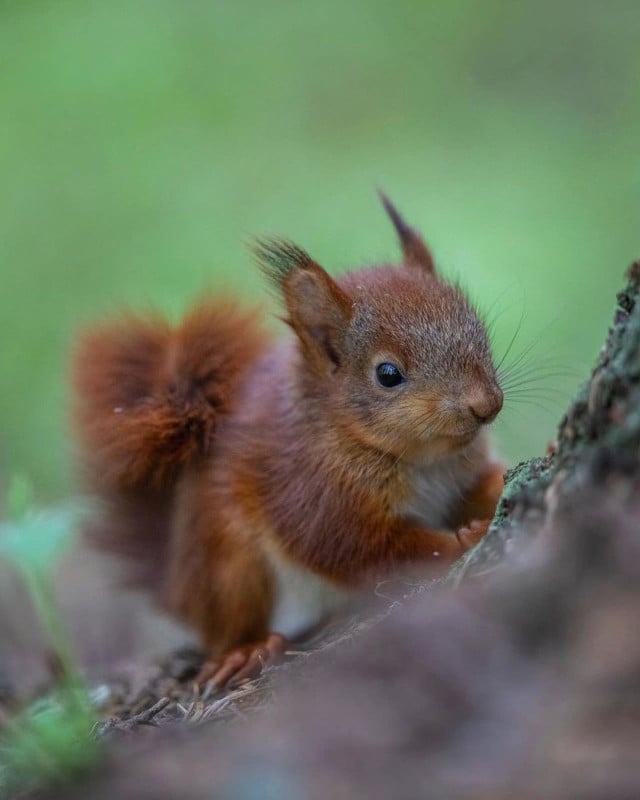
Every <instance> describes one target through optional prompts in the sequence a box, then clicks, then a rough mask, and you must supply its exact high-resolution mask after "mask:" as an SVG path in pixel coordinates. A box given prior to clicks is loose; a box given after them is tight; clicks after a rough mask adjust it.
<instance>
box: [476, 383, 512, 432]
mask: <svg viewBox="0 0 640 800" xmlns="http://www.w3.org/2000/svg"><path fill="white" fill-rule="evenodd" d="M503 399H504V397H503V394H502V389H500V388H499V387H498V386H496V387H495V388H493V389H492V390H490V391H483V392H478V393H477V394H474V395H473V396H472V397H470V398H469V399H468V401H467V402H468V404H469V411H470V412H471V414H472V416H473V417H474V418H475V419H476V420H477V421H478V422H479V423H480V424H481V425H487V424H488V423H489V422H493V420H494V419H495V418H496V417H497V416H498V412H499V411H500V409H501V408H502V401H503Z"/></svg>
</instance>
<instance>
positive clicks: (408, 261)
mask: <svg viewBox="0 0 640 800" xmlns="http://www.w3.org/2000/svg"><path fill="white" fill-rule="evenodd" d="M378 195H379V196H380V200H381V201H382V205H383V206H384V210H385V211H386V212H387V214H388V215H389V218H390V219H391V222H393V227H394V228H395V229H396V233H397V234H398V238H399V239H400V244H401V245H402V255H403V261H404V264H405V265H406V266H408V267H421V268H422V269H424V270H426V271H427V272H435V267H434V264H433V256H432V255H431V251H430V250H429V248H428V247H427V244H426V242H425V241H424V239H423V238H422V236H421V235H420V234H419V233H418V231H416V230H415V228H412V227H411V226H410V225H407V223H406V222H405V220H404V219H403V217H402V216H401V214H400V212H399V211H398V209H397V208H396V207H395V206H394V205H393V203H392V202H391V200H389V198H388V197H387V196H386V194H385V193H384V192H382V191H381V190H380V189H378Z"/></svg>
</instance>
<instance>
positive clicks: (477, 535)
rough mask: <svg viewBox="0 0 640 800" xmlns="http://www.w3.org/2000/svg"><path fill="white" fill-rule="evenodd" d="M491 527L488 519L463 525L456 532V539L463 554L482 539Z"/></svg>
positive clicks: (475, 520) (474, 520)
mask: <svg viewBox="0 0 640 800" xmlns="http://www.w3.org/2000/svg"><path fill="white" fill-rule="evenodd" d="M489 525H491V520H490V519H473V520H471V522H469V523H468V524H467V525H463V526H462V527H461V528H458V530H457V531H456V537H457V539H458V541H459V542H460V546H461V547H462V550H463V552H465V553H466V552H467V550H471V548H473V547H475V546H476V545H477V544H478V542H479V541H480V540H481V539H482V537H483V536H484V535H485V533H486V532H487V531H488V530H489Z"/></svg>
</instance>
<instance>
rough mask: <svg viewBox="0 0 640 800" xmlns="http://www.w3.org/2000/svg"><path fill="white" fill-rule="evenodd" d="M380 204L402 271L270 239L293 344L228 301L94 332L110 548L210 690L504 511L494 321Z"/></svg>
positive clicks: (99, 459)
mask: <svg viewBox="0 0 640 800" xmlns="http://www.w3.org/2000/svg"><path fill="white" fill-rule="evenodd" d="M381 199H382V203H383V205H384V208H385V209H386V212H387V213H388V215H389V217H390V219H391V221H392V223H393V225H394V227H395V229H396V233H397V235H398V238H399V241H400V245H401V250H402V262H401V263H399V264H395V265H394V264H382V265H376V266H367V267H364V268H361V269H358V270H356V271H353V272H350V273H347V274H344V275H342V276H341V277H339V278H333V277H331V276H330V275H329V274H328V273H327V272H326V271H325V269H323V267H322V266H320V264H319V263H318V262H316V261H315V260H314V259H313V258H312V257H311V256H310V255H309V254H308V253H307V252H306V251H305V250H303V249H302V248H300V247H298V246H297V245H295V244H293V243H291V242H290V241H287V240H281V239H258V240H256V242H255V244H254V246H253V250H254V255H255V257H256V259H257V262H258V265H259V266H260V267H261V269H262V271H263V272H264V273H265V274H266V276H267V277H268V279H269V280H270V281H271V283H272V284H274V285H275V287H277V290H278V291H279V293H280V294H281V296H282V298H283V300H284V306H285V309H286V317H285V318H284V321H285V322H286V324H287V325H288V326H289V327H290V329H291V335H289V336H285V337H281V338H279V339H275V340H274V339H273V338H272V337H271V336H270V335H268V334H267V333H266V332H265V331H264V330H263V329H262V328H261V324H260V319H259V312H258V311H257V310H253V311H243V310H242V309H240V308H239V307H238V306H237V305H236V304H234V303H233V302H232V301H230V300H228V299H226V300H225V299H220V298H215V297H210V298H207V299H205V300H204V301H202V302H200V303H199V304H198V305H196V306H195V307H194V308H193V309H192V310H191V311H190V312H189V313H187V315H186V316H185V317H184V319H183V321H182V322H181V323H180V324H178V325H175V326H174V325H171V324H169V323H168V322H167V321H165V320H164V319H162V318H161V317H153V316H151V317H147V318H143V317H136V316H132V315H128V316H123V317H122V318H119V319H117V320H116V321H112V322H108V323H103V324H99V325H96V326H94V327H90V328H88V329H87V330H86V331H84V332H83V333H82V334H81V335H80V336H79V339H78V343H77V348H76V350H75V354H74V359H73V373H72V382H73V396H74V414H73V421H74V423H75V433H76V438H77V442H78V445H79V447H78V449H79V457H80V461H81V464H82V469H83V475H84V478H85V486H86V487H87V488H88V489H89V490H90V491H91V492H92V493H94V494H95V495H96V496H97V498H98V499H99V500H100V501H101V506H102V510H101V514H100V516H99V519H98V520H97V521H96V524H95V525H94V528H93V530H92V531H91V533H92V537H93V540H94V542H95V543H97V545H98V546H100V547H102V548H104V549H106V550H108V551H110V552H111V553H116V554H118V555H121V556H125V557H126V559H128V561H129V563H130V565H131V566H132V567H133V570H132V572H131V574H130V578H131V580H132V581H133V582H134V583H135V584H137V585H138V586H142V587H144V588H146V589H147V590H149V591H150V592H151V593H152V594H153V595H154V597H155V599H156V600H157V602H158V603H159V605H160V606H161V607H162V608H163V609H164V610H166V611H168V612H169V613H170V614H172V615H174V616H177V617H178V618H181V619H182V620H183V621H184V622H186V623H187V624H188V625H189V626H191V627H192V628H194V629H195V630H196V631H197V632H198V633H199V634H200V636H201V638H202V641H203V643H204V645H205V647H206V650H207V653H208V654H210V659H209V660H208V661H206V662H205V665H204V666H203V669H202V671H201V673H200V675H199V676H198V679H197V680H198V682H199V683H200V685H204V684H205V683H207V682H209V683H210V685H212V686H214V687H215V688H219V687H222V686H223V685H231V684H234V683H236V684H237V683H239V682H241V681H242V680H244V679H246V678H249V677H252V676H254V675H255V674H257V673H258V672H259V671H260V669H261V668H262V666H264V665H265V664H270V663H273V662H274V661H275V660H276V659H278V658H279V657H280V656H281V655H282V654H283V653H284V651H285V649H286V648H287V646H288V644H289V642H291V641H295V640H297V639H300V638H301V637H304V635H305V634H307V633H308V632H309V631H311V630H314V629H317V627H318V626H319V625H320V624H321V623H322V622H323V620H326V619H327V617H328V616H330V615H331V614H333V613H336V612H337V611H338V610H339V609H341V608H344V607H345V605H348V603H349V602H350V598H352V597H354V596H355V595H357V594H358V593H361V592H363V591H366V590H367V588H368V587H371V586H372V585H375V582H377V581H379V580H380V579H381V577H383V576H389V575H390V574H392V573H393V572H394V571H395V570H398V569H400V568H402V567H403V566H406V565H414V564H418V563H420V564H426V565H430V566H431V567H435V568H436V569H439V570H441V571H442V570H443V569H444V568H445V567H447V566H449V565H450V564H451V563H452V562H454V561H455V560H456V559H457V558H458V557H459V556H461V555H462V554H463V553H464V552H465V551H466V550H468V549H469V548H470V547H472V546H474V545H475V544H476V543H477V542H478V541H479V540H480V538H481V537H482V536H483V535H484V533H485V532H486V530H487V528H488V525H489V521H490V520H491V518H492V517H493V514H494V512H495V509H496V505H497V502H498V499H499V496H500V493H501V491H502V487H503V466H502V465H501V464H500V463H498V462H497V461H495V460H494V459H493V457H492V455H491V449H490V445H489V441H488V437H487V432H486V426H487V425H488V424H489V423H491V422H492V421H493V420H494V418H495V417H496V415H497V414H498V412H499V411H500V409H501V407H502V401H503V395H502V391H501V389H500V386H499V382H498V374H497V370H496V367H495V366H494V363H493V360H492V354H491V347H490V343H489V337H488V333H487V330H486V327H485V325H484V323H483V322H482V320H481V318H480V316H479V314H478V313H477V312H476V310H475V309H474V307H473V306H472V304H471V303H470V301H469V300H468V299H467V298H466V296H465V295H464V293H463V292H462V291H461V289H460V288H458V287H457V286H455V285H453V284H451V283H449V282H447V281H445V280H444V278H443V277H442V276H441V275H439V274H438V272H437V271H436V269H435V266H434V262H433V258H432V255H431V252H430V250H429V248H428V246H427V245H426V243H425V241H424V239H423V238H422V236H421V235H420V234H419V233H418V232H417V231H416V230H415V229H414V228H412V227H410V226H409V225H408V224H407V223H406V222H405V220H404V219H403V218H402V217H401V215H400V214H399V212H398V211H397V210H396V208H395V207H394V206H393V205H392V203H391V202H390V200H389V199H388V198H387V197H386V196H384V195H382V194H381Z"/></svg>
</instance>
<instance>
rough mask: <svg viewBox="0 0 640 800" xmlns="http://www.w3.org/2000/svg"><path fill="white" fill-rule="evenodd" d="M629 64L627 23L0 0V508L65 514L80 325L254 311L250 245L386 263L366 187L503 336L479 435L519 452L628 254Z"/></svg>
mask: <svg viewBox="0 0 640 800" xmlns="http://www.w3.org/2000/svg"><path fill="white" fill-rule="evenodd" d="M639 41H640V4H639V3H638V2H637V0H629V1H628V2H625V1H624V0H613V1H612V2H604V1H603V0H556V2H553V3H551V2H521V1H519V0H473V1H471V0H456V1H455V2H450V1H449V0H440V1H439V2H426V0H422V1H419V0H416V1H415V2H406V1H402V2H372V1H371V0H348V1H347V0H341V1H340V2H338V1H337V0H324V2H322V3H305V2H293V0H287V1H285V0H272V2H257V0H244V1H243V2H231V1H230V0H229V1H228V2H222V1H220V2H213V1H212V0H208V1H206V2H205V1H204V0H201V1H198V0H147V1H146V2H145V1H144V0H142V1H141V2H137V3H131V2H124V0H110V2H108V3H105V2H103V1H102V0H56V2H45V1H44V0H40V1H38V0H0V175H1V184H0V275H1V281H0V320H1V328H0V331H1V334H2V341H1V343H0V376H1V377H0V381H1V383H0V385H1V391H0V484H2V485H4V484H6V481H7V478H8V476H9V474H10V473H12V472H14V471H22V472H26V473H28V474H29V475H30V476H31V478H32V480H33V482H34V484H35V486H36V488H37V492H38V497H39V498H40V499H42V500H45V501H49V500H55V499H57V498H60V497H63V496H65V495H67V494H69V493H70V492H72V491H73V477H72V476H73V470H72V448H71V446H70V442H69V435H68V426H67V388H66V379H67V364H68V356H69V352H70V349H71V346H72V342H73V338H74V334H75V332H76V331H77V330H78V328H79V327H80V326H81V325H82V324H84V323H85V322H86V321H88V320H91V319H93V318H95V317H96V316H101V315H104V314H107V313H109V312H111V311H113V310H115V309H116V308H120V307H122V306H123V305H126V306H130V307H146V306H150V305H152V306H155V307H158V308H160V309H163V310H165V311H166V312H167V313H168V314H171V315H174V316H175V315H177V314H178V313H180V311H181V309H183V308H184V307H185V305H186V304H187V303H188V301H189V300H190V299H192V298H194V297H195V296H197V294H198V293H199V292H200V291H201V290H202V289H203V288H204V287H206V286H211V287H214V290H216V291H222V290H228V289H233V290H236V291H237V292H239V293H241V294H243V295H244V296H246V298H247V300H248V301H255V300H256V299H258V298H261V297H264V296H265V293H264V287H263V285H262V283H261V280H260V278H259V276H258V275H257V273H256V271H255V269H254V268H253V266H252V264H251V259H250V257H249V255H248V253H247V250H246V248H245V246H244V242H246V239H247V237H248V236H250V235H251V234H253V233H258V234H262V233H276V234H283V235H286V236H289V237H291V238H293V239H294V240H296V241H298V242H299V243H300V244H302V245H303V246H305V247H306V248H307V249H309V250H311V252H312V253H313V254H314V256H315V257H316V258H317V259H318V260H319V261H320V262H321V263H323V264H324V265H325V266H327V268H329V269H330V270H332V271H335V272H336V273H337V272H339V271H340V270H343V269H346V268H349V267H352V266H355V265H357V264H360V263H364V262H367V261H376V260H383V259H386V258H389V257H392V256H395V254H396V251H397V249H396V243H395V240H394V237H393V233H392V231H391V229H390V226H389V224H388V223H387V221H386V220H385V218H384V216H383V214H382V212H381V209H380V207H379V204H378V202H377V199H376V196H375V192H374V189H375V187H376V186H383V187H384V188H385V189H386V190H387V191H388V192H389V194H390V195H391V196H392V197H393V199H394V200H395V201H396V203H397V204H398V206H399V207H400V208H401V209H402V210H403V212H404V213H405V215H406V216H407V217H408V218H409V219H410V220H411V221H412V222H414V223H415V224H416V225H418V226H419V227H421V229H422V230H423V232H424V233H425V236H426V238H427V239H428V241H429V242H430V244H431V246H432V249H433V250H434V252H435V254H436V258H437V260H438V262H439V264H440V265H441V269H442V271H443V272H445V273H446V274H447V275H451V276H455V277H458V278H459V279H460V280H462V282H463V283H464V285H465V286H467V287H468V289H469V290H470V292H471V294H472V296H473V297H474V299H475V300H476V301H477V302H478V303H479V305H480V306H481V307H482V308H484V309H486V310H487V312H488V313H489V315H490V316H491V317H495V316H497V317H498V318H497V321H496V325H495V343H496V351H497V353H498V355H499V356H500V355H501V354H502V353H503V352H504V351H505V350H506V348H507V346H508V344H509V342H510V340H511V338H512V336H513V334H514V332H515V330H516V328H518V327H519V333H518V336H517V339H516V342H515V344H514V346H513V348H512V351H511V354H510V356H509V359H511V360H513V359H514V358H517V357H518V354H519V353H523V352H524V353H526V356H525V361H526V363H527V364H528V365H530V366H532V367H533V368H536V366H537V365H540V369H539V371H538V372H539V374H540V375H541V377H542V381H541V384H540V386H538V387H537V388H536V389H533V388H532V389H531V391H530V392H529V394H528V396H523V395H521V396H519V397H518V398H516V399H519V400H527V401H531V405H530V404H529V403H528V402H527V403H524V404H521V403H514V404H512V405H511V406H510V407H507V409H506V410H505V413H504V414H503V417H502V419H501V420H500V422H499V424H498V426H497V434H498V438H499V441H500V447H501V448H502V450H503V452H504V453H505V454H506V455H507V457H508V459H509V460H510V461H514V460H515V459H517V458H520V457H524V456H527V455H530V454H533V453H539V452H541V451H542V450H543V449H544V446H545V444H546V441H547V439H549V438H551V437H552V436H553V432H554V427H555V423H556V421H557V419H558V418H559V415H560V413H561V411H562V408H563V406H564V403H565V400H566V398H568V396H569V395H570V394H571V393H572V391H573V390H574V388H575V386H576V384H577V382H578V381H579V379H580V376H582V375H586V372H587V370H588V369H589V367H590V365H591V363H592V361H593V358H594V356H595V354H596V352H597V349H598V347H599V345H600V343H601V342H602V340H603V336H604V334H605V332H606V328H607V325H608V322H609V318H610V314H611V311H612V308H613V296H614V293H615V292H616V290H617V289H618V288H619V286H620V285H621V281H622V275H623V272H624V269H625V268H626V266H627V265H628V263H629V262H630V261H631V260H632V259H633V258H635V257H638V256H640V232H639V228H640V226H639V224H638V222H639V211H640V158H639V151H640V55H639V51H638V42H639ZM529 347H531V350H530V351H529V350H528V348H529ZM509 359H508V360H509ZM534 372H535V369H534ZM0 488H1V487H0Z"/></svg>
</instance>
